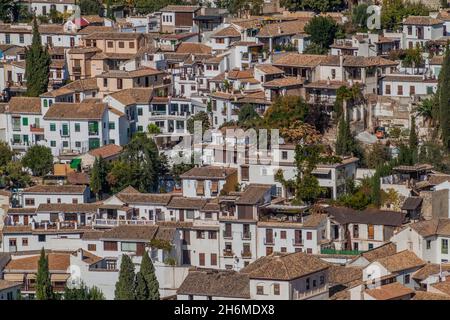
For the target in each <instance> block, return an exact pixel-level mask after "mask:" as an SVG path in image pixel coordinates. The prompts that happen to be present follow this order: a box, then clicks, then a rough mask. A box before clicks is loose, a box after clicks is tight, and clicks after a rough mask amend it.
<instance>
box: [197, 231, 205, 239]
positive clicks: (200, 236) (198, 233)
mask: <svg viewBox="0 0 450 320" xmlns="http://www.w3.org/2000/svg"><path fill="white" fill-rule="evenodd" d="M197 239H205V233H204V232H203V231H200V230H197Z"/></svg>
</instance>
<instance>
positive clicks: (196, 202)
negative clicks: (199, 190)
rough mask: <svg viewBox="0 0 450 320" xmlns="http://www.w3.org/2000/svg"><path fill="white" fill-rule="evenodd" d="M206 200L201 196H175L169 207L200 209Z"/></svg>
mask: <svg viewBox="0 0 450 320" xmlns="http://www.w3.org/2000/svg"><path fill="white" fill-rule="evenodd" d="M206 202H207V200H205V199H200V198H186V197H174V198H172V199H171V200H170V202H169V204H168V205H167V208H168V209H192V210H200V209H202V208H203V206H204V205H205V204H206Z"/></svg>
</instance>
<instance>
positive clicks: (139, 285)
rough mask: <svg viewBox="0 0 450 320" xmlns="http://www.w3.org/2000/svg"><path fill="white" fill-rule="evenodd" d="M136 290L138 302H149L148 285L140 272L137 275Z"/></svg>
mask: <svg viewBox="0 0 450 320" xmlns="http://www.w3.org/2000/svg"><path fill="white" fill-rule="evenodd" d="M134 288H135V296H136V300H149V296H148V288H147V284H146V283H145V279H144V276H143V275H142V273H141V272H140V271H139V272H138V273H137V274H136V282H135V287H134Z"/></svg>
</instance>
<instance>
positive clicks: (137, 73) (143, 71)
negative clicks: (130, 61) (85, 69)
mask: <svg viewBox="0 0 450 320" xmlns="http://www.w3.org/2000/svg"><path fill="white" fill-rule="evenodd" d="M163 73H164V71H160V70H156V69H153V68H147V67H143V68H139V69H136V70H133V71H125V70H111V71H108V72H104V73H102V74H100V75H98V77H99V78H136V77H145V76H152V75H157V74H163Z"/></svg>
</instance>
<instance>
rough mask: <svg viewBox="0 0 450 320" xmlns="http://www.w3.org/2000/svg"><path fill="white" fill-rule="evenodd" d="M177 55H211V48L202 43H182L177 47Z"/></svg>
mask: <svg viewBox="0 0 450 320" xmlns="http://www.w3.org/2000/svg"><path fill="white" fill-rule="evenodd" d="M176 52H177V53H193V54H196V53H200V54H210V53H211V47H209V46H207V45H205V44H202V43H192V42H182V43H180V45H179V46H178V47H177V50H176Z"/></svg>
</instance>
